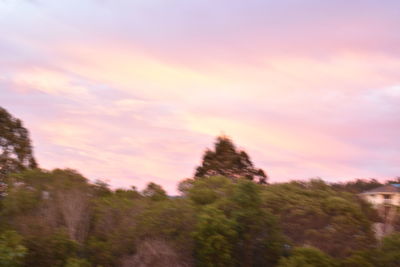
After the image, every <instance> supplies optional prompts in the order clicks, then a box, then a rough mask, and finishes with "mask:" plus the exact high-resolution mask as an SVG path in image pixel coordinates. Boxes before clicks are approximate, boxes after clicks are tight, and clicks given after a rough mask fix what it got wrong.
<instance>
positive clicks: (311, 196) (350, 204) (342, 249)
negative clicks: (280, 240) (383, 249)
mask: <svg viewBox="0 0 400 267" xmlns="http://www.w3.org/2000/svg"><path fill="white" fill-rule="evenodd" d="M263 195H264V203H265V205H266V207H268V209H270V210H271V212H272V213H273V214H275V215H277V216H279V217H280V221H281V227H282V229H283V232H284V233H285V235H286V236H287V237H289V238H290V239H291V241H292V242H294V244H296V245H298V246H303V245H311V246H313V247H316V248H318V249H320V250H322V251H323V252H325V253H328V254H329V255H331V256H333V257H347V256H349V255H350V254H351V253H352V252H353V251H355V250H365V249H369V248H371V247H374V246H375V245H376V239H375V237H374V232H373V230H372V222H371V221H370V219H369V213H370V212H369V211H368V210H369V209H372V208H371V207H369V206H362V205H360V202H359V201H361V200H359V198H358V197H357V196H356V195H353V194H351V193H347V192H338V191H335V190H333V189H332V188H331V187H330V186H329V185H328V184H325V183H324V182H323V181H321V180H312V181H310V182H291V183H285V184H274V185H271V186H268V187H265V188H264V189H263ZM299 229H301V231H299ZM327 240H329V242H327Z"/></svg>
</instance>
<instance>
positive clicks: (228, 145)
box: [195, 136, 267, 184]
mask: <svg viewBox="0 0 400 267" xmlns="http://www.w3.org/2000/svg"><path fill="white" fill-rule="evenodd" d="M218 175H221V176H225V177H229V178H231V179H234V180H236V179H238V178H246V179H249V180H252V181H256V182H258V183H261V184H265V183H266V182H267V175H266V174H265V173H264V171H263V170H262V169H256V168H255V167H254V166H253V163H252V162H251V160H250V157H249V156H248V155H247V153H246V152H244V151H241V150H237V149H236V147H235V145H234V144H233V142H232V141H231V140H230V139H229V138H228V137H226V136H220V137H218V138H217V142H216V143H215V148H214V151H212V150H206V152H205V154H204V156H203V162H202V165H201V166H199V167H197V169H196V173H195V177H210V176H218Z"/></svg>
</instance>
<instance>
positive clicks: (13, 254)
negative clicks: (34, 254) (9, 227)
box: [0, 231, 27, 267]
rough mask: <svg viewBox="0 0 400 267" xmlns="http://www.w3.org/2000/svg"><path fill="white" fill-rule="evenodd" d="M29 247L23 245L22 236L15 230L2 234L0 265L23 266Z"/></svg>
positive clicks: (0, 239) (1, 266)
mask: <svg viewBox="0 0 400 267" xmlns="http://www.w3.org/2000/svg"><path fill="white" fill-rule="evenodd" d="M26 252H27V249H26V248H25V247H24V246H23V245H22V237H21V236H20V235H18V234H17V233H16V232H14V231H6V232H3V233H2V234H1V235H0V267H17V266H21V264H22V260H23V258H24V257H25V255H26Z"/></svg>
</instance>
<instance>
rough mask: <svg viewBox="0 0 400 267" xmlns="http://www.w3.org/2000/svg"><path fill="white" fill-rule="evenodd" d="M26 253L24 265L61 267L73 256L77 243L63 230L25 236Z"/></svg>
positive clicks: (75, 253)
mask: <svg viewBox="0 0 400 267" xmlns="http://www.w3.org/2000/svg"><path fill="white" fill-rule="evenodd" d="M24 244H25V246H26V247H27V248H28V254H27V256H26V259H25V266H41V267H58V266H60V267H63V266H64V265H65V264H66V262H67V260H68V259H69V258H70V257H75V256H76V255H77V252H78V250H79V245H78V243H76V242H75V241H73V240H71V239H70V238H69V237H68V234H67V232H66V231H64V230H58V231H56V232H54V233H52V234H49V235H35V236H26V237H25V242H24Z"/></svg>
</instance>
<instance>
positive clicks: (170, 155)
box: [0, 0, 400, 194]
mask: <svg viewBox="0 0 400 267" xmlns="http://www.w3.org/2000/svg"><path fill="white" fill-rule="evenodd" d="M399 29H400V2H399V1H397V0H396V1H394V0H393V1H392V0H380V1H378V0H375V1H372V0H362V1H361V0H352V1H349V0H346V1H344V0H336V1H321V0H275V1H272V0H260V1H255V0H247V1H238V0H218V1H215V0H192V1H187V0H168V1H164V0H140V1H139V0H112V1H111V0H57V1H52V0H30V1H29V0H0V106H2V107H4V108H6V109H7V110H8V111H9V112H10V113H12V114H13V115H14V116H15V117H18V118H20V119H22V120H23V121H24V125H25V126H26V127H27V128H28V129H29V131H30V133H31V139H32V141H33V145H34V149H35V156H36V158H37V160H38V162H39V164H40V166H41V167H43V168H46V169H53V168H73V169H76V170H78V171H79V172H81V173H82V174H83V175H85V176H86V177H88V178H89V179H91V180H92V181H94V180H96V179H102V180H105V181H107V182H108V183H109V184H110V185H111V186H112V187H114V188H115V187H129V186H131V185H134V186H136V187H138V188H139V189H141V188H143V187H144V186H145V185H146V184H147V183H148V182H150V181H153V182H156V183H158V184H161V185H162V186H163V187H164V188H165V189H166V190H167V191H168V192H169V193H172V194H173V193H176V187H177V184H178V182H179V181H180V180H182V179H184V178H188V177H192V176H193V174H194V169H195V167H196V166H197V165H199V164H200V162H201V157H202V154H203V152H204V150H205V149H206V148H212V147H213V143H214V141H215V138H216V136H218V135H220V134H222V133H223V134H226V135H228V136H229V137H231V138H232V139H233V141H234V143H235V144H236V145H237V146H238V147H239V148H240V149H244V150H245V151H247V152H248V153H249V155H250V157H251V158H252V160H253V162H254V164H255V166H256V167H259V168H263V169H264V170H265V171H266V173H267V174H268V176H269V181H270V182H282V181H288V180H290V179H308V178H313V177H321V178H323V179H325V180H327V181H345V180H349V179H354V178H377V179H380V180H383V179H388V178H394V177H397V176H400V31H399Z"/></svg>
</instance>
